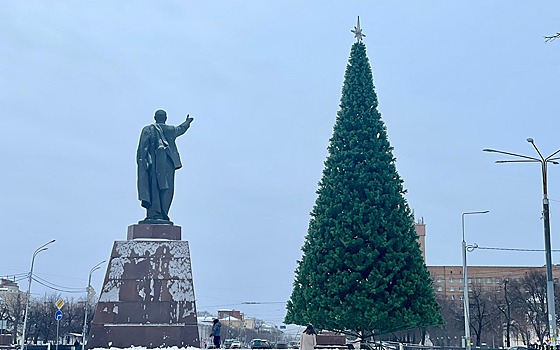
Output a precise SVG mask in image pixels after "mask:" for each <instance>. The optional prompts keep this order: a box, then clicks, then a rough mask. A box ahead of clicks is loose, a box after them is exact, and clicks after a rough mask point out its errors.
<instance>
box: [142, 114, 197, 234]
mask: <svg viewBox="0 0 560 350" xmlns="http://www.w3.org/2000/svg"><path fill="white" fill-rule="evenodd" d="M154 119H155V121H156V122H155V123H154V124H150V125H148V126H145V127H144V128H143V129H142V133H141V134H140V143H139V144H138V151H137V154H136V164H137V165H138V199H139V200H140V201H141V202H142V207H144V208H146V212H147V214H146V218H145V219H144V220H142V221H140V222H139V224H167V225H173V222H171V221H170V220H169V208H170V207H171V201H172V200H173V190H174V183H175V170H177V169H180V168H181V167H182V164H181V158H180V157H179V151H177V145H176V144H175V139H176V138H177V137H179V136H181V135H183V134H184V133H185V132H186V131H187V129H188V128H189V126H190V125H191V122H192V121H193V118H190V117H189V115H188V114H187V120H185V121H184V122H183V123H182V124H180V125H178V126H173V125H167V124H165V121H166V120H167V113H166V112H165V111H164V110H162V109H160V110H157V111H156V113H155V116H154Z"/></svg>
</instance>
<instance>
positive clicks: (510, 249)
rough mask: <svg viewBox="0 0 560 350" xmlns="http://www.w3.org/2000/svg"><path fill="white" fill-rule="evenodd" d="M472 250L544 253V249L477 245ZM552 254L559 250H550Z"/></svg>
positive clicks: (559, 250)
mask: <svg viewBox="0 0 560 350" xmlns="http://www.w3.org/2000/svg"><path fill="white" fill-rule="evenodd" d="M474 249H485V250H504V251H514V252H544V249H526V248H502V247H481V246H479V245H477V244H475V245H474V246H473V250H474ZM552 251H553V252H560V249H552Z"/></svg>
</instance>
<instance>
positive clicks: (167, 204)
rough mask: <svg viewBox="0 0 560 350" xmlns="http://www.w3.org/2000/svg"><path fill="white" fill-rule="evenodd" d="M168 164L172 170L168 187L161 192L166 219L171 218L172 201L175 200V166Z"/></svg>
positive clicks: (168, 176) (168, 179)
mask: <svg viewBox="0 0 560 350" xmlns="http://www.w3.org/2000/svg"><path fill="white" fill-rule="evenodd" d="M168 160H169V158H168ZM169 163H171V162H169ZM168 165H169V166H170V168H169V169H170V171H169V173H168V174H167V184H168V188H167V189H166V190H163V191H161V192H160V193H161V197H160V201H161V210H162V212H163V214H164V216H165V220H169V208H171V202H172V201H173V193H174V192H175V167H174V166H173V163H171V164H168Z"/></svg>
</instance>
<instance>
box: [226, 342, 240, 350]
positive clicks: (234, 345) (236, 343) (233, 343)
mask: <svg viewBox="0 0 560 350" xmlns="http://www.w3.org/2000/svg"><path fill="white" fill-rule="evenodd" d="M229 348H230V349H241V342H240V341H238V340H236V341H234V342H232V343H231V346H230V347H229Z"/></svg>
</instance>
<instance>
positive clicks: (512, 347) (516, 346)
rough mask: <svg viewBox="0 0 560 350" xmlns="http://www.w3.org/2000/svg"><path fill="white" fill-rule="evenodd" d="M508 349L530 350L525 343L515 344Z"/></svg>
mask: <svg viewBox="0 0 560 350" xmlns="http://www.w3.org/2000/svg"><path fill="white" fill-rule="evenodd" d="M508 350H528V349H527V347H526V346H523V345H515V346H510V347H509V348H508Z"/></svg>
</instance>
